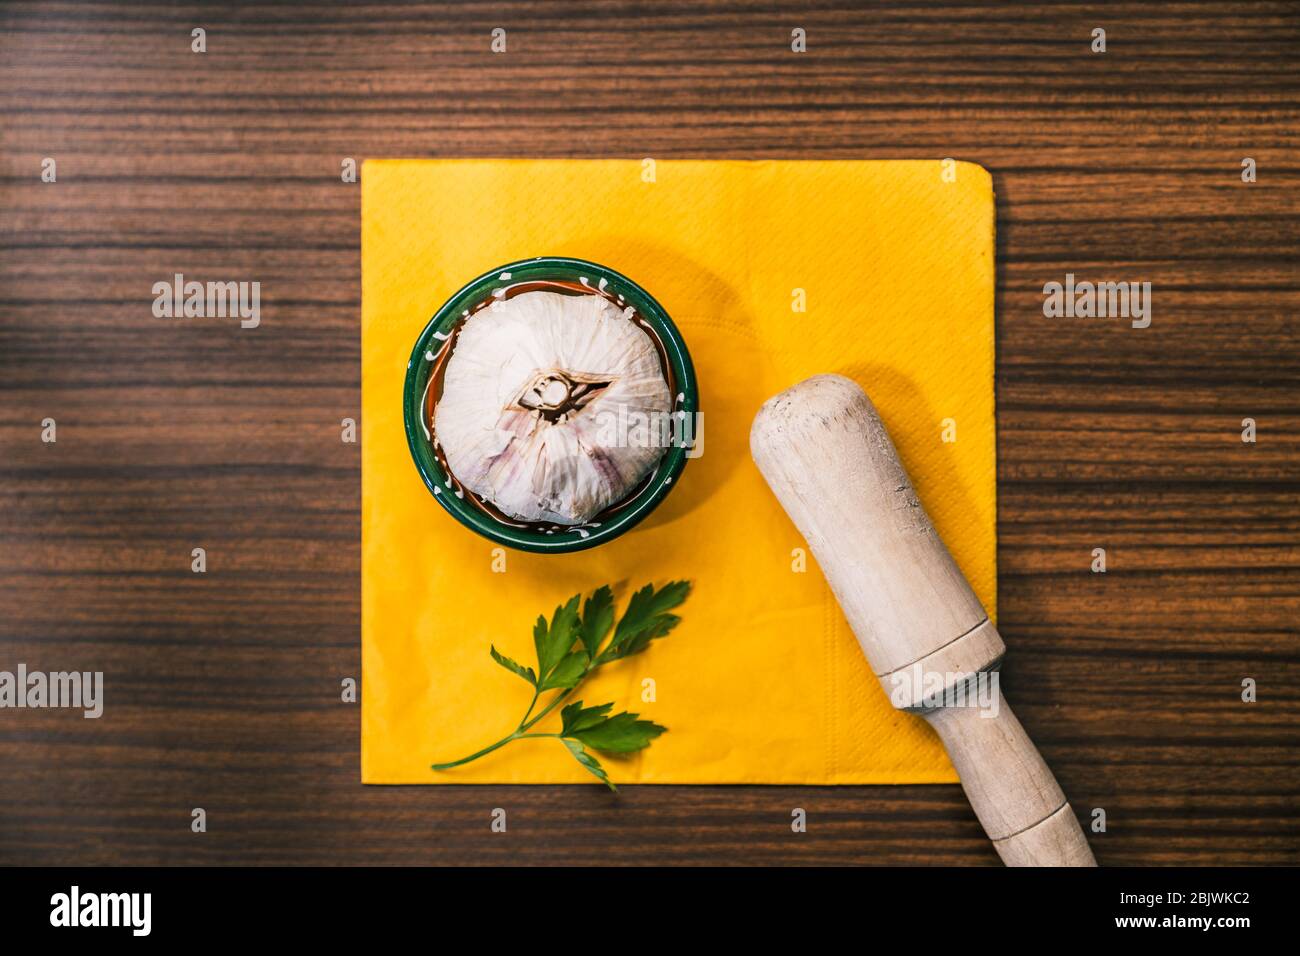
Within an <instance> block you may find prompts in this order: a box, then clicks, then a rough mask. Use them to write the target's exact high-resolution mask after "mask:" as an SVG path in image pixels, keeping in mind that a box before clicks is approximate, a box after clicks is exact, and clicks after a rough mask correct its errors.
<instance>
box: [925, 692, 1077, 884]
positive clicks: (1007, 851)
mask: <svg viewBox="0 0 1300 956" xmlns="http://www.w3.org/2000/svg"><path fill="white" fill-rule="evenodd" d="M997 698H998V704H997V707H996V709H995V710H994V711H993V712H995V713H996V716H994V717H988V716H986V713H988V712H987V711H982V710H980V709H977V708H974V707H939V708H936V709H934V710H930V711H926V712H924V713H923V716H924V717H925V719H926V720H928V721H929V722H930V726H932V727H933V728H934V729H935V730H936V731H938V733H939V738H940V739H941V740H942V741H943V745H944V748H945V749H946V750H947V751H948V757H949V759H951V760H952V763H953V766H954V767H956V768H957V775H958V776H959V777H961V785H962V789H963V790H965V791H966V797H967V799H968V800H970V804H971V807H972V808H973V809H974V810H975V815H976V816H977V817H979V821H980V824H981V825H982V826H983V827H984V832H985V833H987V834H988V835H989V839H991V840H992V841H993V847H994V849H996V850H997V851H998V855H999V856H1000V857H1002V862H1004V863H1005V864H1007V866H1096V865H1097V862H1096V860H1094V859H1093V856H1092V850H1091V849H1089V847H1088V841H1087V839H1086V838H1085V837H1084V835H1083V830H1082V829H1081V828H1080V827H1079V821H1078V820H1077V819H1075V816H1074V811H1073V810H1071V809H1070V804H1069V803H1067V802H1066V800H1065V794H1064V793H1062V792H1061V787H1060V785H1059V784H1058V783H1057V782H1056V778H1055V777H1054V776H1052V771H1051V770H1049V769H1048V767H1047V764H1046V763H1044V762H1043V758H1042V755H1041V754H1039V752H1038V748H1037V747H1035V746H1034V742H1033V741H1032V740H1030V739H1029V735H1028V734H1027V733H1025V729H1024V728H1023V727H1021V726H1020V721H1019V720H1017V719H1016V715H1015V714H1014V713H1012V711H1011V708H1010V706H1008V704H1007V702H1006V699H1005V698H1004V697H1002V692H1001V690H999V691H998V692H997Z"/></svg>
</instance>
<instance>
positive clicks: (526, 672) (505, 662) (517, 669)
mask: <svg viewBox="0 0 1300 956" xmlns="http://www.w3.org/2000/svg"><path fill="white" fill-rule="evenodd" d="M489 653H491V655H492V659H493V660H494V661H496V662H497V663H498V664H500V665H501V666H502V667H504V668H505V669H506V670H508V671H510V672H511V673H513V674H518V675H519V676H520V677H522V678H523V679H524V680H526V681H528V683H530V684H532V685H533V686H534V687H536V686H537V675H536V674H534V673H533V669H532V668H531V667H522V666H520V665H519V664H517V663H516V662H514V661H512V660H511V659H510V658H508V657H506V656H505V655H504V654H502V653H501V652H500V651H498V650H497V649H496V645H495V644H494V645H493V646H492V649H491V651H490V652H489Z"/></svg>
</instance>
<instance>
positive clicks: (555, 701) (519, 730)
mask: <svg viewBox="0 0 1300 956" xmlns="http://www.w3.org/2000/svg"><path fill="white" fill-rule="evenodd" d="M590 673H591V665H590V664H588V665H587V669H586V670H585V671H583V672H582V676H581V677H580V678H578V682H577V683H576V684H574V685H573V686H572V687H570V688H569V689H568V690H566V691H565V692H564V693H562V694H556V695H555V696H554V697H553V698H551V702H550V703H549V704H547V705H546V706H545V707H543V708H542V709H541V710H540V711H539V712H538V714H537V716H536V717H533V718H532V719H531V720H529V714H531V713H532V712H533V708H534V707H536V706H537V698H538V697H540V696H541V694H542V692H541V691H540V690H538V691H536V692H534V693H533V701H532V703H531V704H529V705H528V710H527V711H525V712H524V719H523V720H521V721H520V722H519V726H518V727H516V728H515V731H514V733H512V734H510V735H509V736H506V737H502V738H501V739H500V740H498V741H497V742H496V743H494V744H492V745H490V746H488V747H484V748H483V749H482V750H480V751H478V752H477V753H472V754H470V755H469V756H468V757H461V758H460V759H459V760H453V761H451V762H450V763H436V764H434V765H433V769H434V770H450V769H451V768H452V767H459V766H460V765H461V764H466V763H469V762H470V761H471V760H477V759H478V758H479V757H485V756H487V755H488V754H490V753H491V752H492V751H494V750H496V749H498V748H500V747H504V746H505V745H506V744H508V743H510V741H512V740H518V739H520V738H521V737H559V736H560V735H559V734H530V733H528V732H527V731H528V730H529V728H531V727H532V726H533V725H534V724H536V723H537V722H538V721H539V720H541V719H542V718H543V717H545V716H546V715H547V714H549V713H550V712H551V711H553V710H554V709H555V708H556V707H558V706H559V705H560V702H561V701H563V700H564V698H566V697H568V696H569V695H570V694H572V693H573V692H574V691H575V690H577V689H578V684H581V683H582V682H583V681H584V680H586V679H587V675H588V674H590Z"/></svg>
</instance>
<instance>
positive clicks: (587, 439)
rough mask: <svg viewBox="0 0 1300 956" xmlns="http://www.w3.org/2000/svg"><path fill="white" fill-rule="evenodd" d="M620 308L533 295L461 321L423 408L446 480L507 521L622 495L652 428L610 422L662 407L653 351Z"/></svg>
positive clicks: (663, 416)
mask: <svg viewBox="0 0 1300 956" xmlns="http://www.w3.org/2000/svg"><path fill="white" fill-rule="evenodd" d="M631 314H632V312H631V310H630V309H629V310H628V311H627V313H626V314H625V313H624V312H623V311H622V310H620V309H619V308H618V307H617V306H616V305H614V304H613V303H612V302H610V301H609V300H608V299H606V298H604V297H603V296H600V295H595V294H590V295H564V294H561V293H558V292H544V291H534V292H523V293H520V294H519V295H516V296H513V297H511V298H499V299H497V300H496V301H494V302H492V303H491V304H490V305H489V306H487V307H486V308H483V309H481V310H479V311H478V312H475V313H474V314H473V315H471V316H470V317H469V318H468V319H466V320H465V323H464V325H463V326H462V327H461V329H460V332H459V334H458V336H457V339H456V341H455V343H454V348H453V351H452V353H451V356H450V358H449V359H448V362H447V369H446V374H445V376H444V378H443V388H442V396H441V398H440V399H439V401H438V404H437V407H436V409H435V411H434V434H435V436H436V441H437V443H438V446H439V447H440V448H441V449H442V452H443V454H444V455H445V456H446V460H447V466H448V468H450V470H451V472H452V474H453V475H454V476H455V478H456V479H457V480H458V481H459V482H460V483H461V484H462V485H463V486H464V487H465V488H467V489H469V490H470V491H472V492H473V493H474V494H476V495H479V496H480V497H482V498H484V499H486V500H487V501H489V502H491V503H492V504H493V505H495V506H496V507H497V508H498V509H500V510H501V511H502V512H503V513H505V514H506V515H508V516H510V517H512V518H516V519H518V520H521V521H534V522H552V523H555V524H559V525H578V524H583V523H585V522H587V521H590V520H591V519H592V518H594V517H595V516H596V515H598V514H599V513H600V512H601V511H603V510H604V509H606V508H608V507H609V506H610V505H612V504H615V503H617V502H618V501H619V500H621V499H622V498H623V497H624V496H625V495H627V493H628V492H629V491H631V490H632V489H633V488H634V487H635V486H636V485H637V483H638V482H640V481H641V480H642V479H643V478H644V477H645V475H646V474H647V473H648V472H649V471H650V470H651V469H652V468H653V467H654V466H655V464H656V463H657V462H658V461H659V459H660V458H661V457H662V455H663V452H664V447H663V444H662V443H661V442H659V441H657V440H649V441H647V440H644V438H645V437H646V436H647V435H648V436H654V435H657V434H658V429H657V428H654V427H651V428H648V429H643V430H642V432H641V435H642V440H629V434H628V429H627V428H626V427H617V426H616V425H615V423H616V422H619V421H622V422H628V421H631V422H636V421H638V420H643V421H649V422H660V421H667V420H668V419H667V416H668V415H670V414H671V410H672V395H671V393H670V391H669V388H668V383H667V382H666V381H665V379H664V374H663V370H662V367H661V365H660V361H659V353H658V351H657V349H656V348H655V345H654V343H653V342H652V341H651V339H650V336H649V335H648V334H647V333H646V332H645V331H644V330H643V329H642V328H641V327H640V326H639V325H637V324H636V323H635V322H634V321H632V319H631V318H629V315H631ZM638 416H645V418H644V419H638ZM632 437H633V438H635V435H633V436H632Z"/></svg>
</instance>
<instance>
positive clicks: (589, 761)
mask: <svg viewBox="0 0 1300 956" xmlns="http://www.w3.org/2000/svg"><path fill="white" fill-rule="evenodd" d="M564 746H566V747H568V748H569V753H571V754H573V759H574V760H576V761H578V763H580V764H582V766H583V767H585V768H586V769H587V770H588V771H590V772H591V773H593V774H595V775H596V777H597V778H598V779H599V780H600V782H601V783H603V784H604V785H605V786H607V787H609V789H611V790H613V791H614V792H615V793H618V787H616V786H614V784H613V783H612V782H611V781H610V779H609V774H607V773H606V772H605V768H604V767H602V766H601V765H600V761H599V760H597V759H596V758H595V757H593V756H592V755H591V754H589V753H587V751H585V750H583V749H582V744H580V743H578V741H576V740H570V739H568V738H567V737H566V738H565V739H564Z"/></svg>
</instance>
